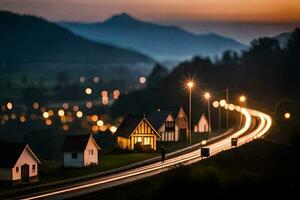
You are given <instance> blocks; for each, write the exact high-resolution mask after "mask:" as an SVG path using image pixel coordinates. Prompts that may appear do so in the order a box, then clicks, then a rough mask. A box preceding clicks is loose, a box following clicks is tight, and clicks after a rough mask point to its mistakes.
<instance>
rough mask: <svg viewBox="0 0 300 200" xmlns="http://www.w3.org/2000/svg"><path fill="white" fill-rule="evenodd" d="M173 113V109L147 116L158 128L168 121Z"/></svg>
mask: <svg viewBox="0 0 300 200" xmlns="http://www.w3.org/2000/svg"><path fill="white" fill-rule="evenodd" d="M170 114H171V115H172V112H171V111H156V112H153V113H151V114H149V115H148V116H147V119H148V120H149V122H150V123H151V124H152V126H153V127H154V128H155V129H156V130H158V129H159V128H160V127H161V126H162V125H163V124H164V123H165V121H166V119H167V117H168V116H169V115H170Z"/></svg>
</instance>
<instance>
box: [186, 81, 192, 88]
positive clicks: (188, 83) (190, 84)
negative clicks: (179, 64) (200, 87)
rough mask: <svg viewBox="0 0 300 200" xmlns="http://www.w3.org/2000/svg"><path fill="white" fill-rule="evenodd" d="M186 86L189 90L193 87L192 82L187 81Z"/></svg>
mask: <svg viewBox="0 0 300 200" xmlns="http://www.w3.org/2000/svg"><path fill="white" fill-rule="evenodd" d="M186 86H187V87H188V88H189V89H192V88H193V87H194V82H193V81H189V82H187V83H186Z"/></svg>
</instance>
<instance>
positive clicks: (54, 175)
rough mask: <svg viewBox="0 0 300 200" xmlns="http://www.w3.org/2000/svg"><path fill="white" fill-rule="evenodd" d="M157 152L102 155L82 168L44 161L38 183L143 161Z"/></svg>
mask: <svg viewBox="0 0 300 200" xmlns="http://www.w3.org/2000/svg"><path fill="white" fill-rule="evenodd" d="M157 155H158V153H157V152H154V153H126V154H119V155H117V154H115V155H104V156H102V157H100V163H99V165H96V166H90V167H86V168H83V169H77V168H64V167H63V166H62V163H60V162H55V161H44V162H43V165H42V167H41V169H40V175H39V180H40V181H39V183H46V182H50V181H56V180H63V179H66V178H73V177H78V176H83V175H87V174H93V173H98V172H103V171H106V170H110V169H115V168H118V167H122V166H125V165H128V164H132V163H135V162H139V161H143V160H146V159H149V158H153V157H155V156H157Z"/></svg>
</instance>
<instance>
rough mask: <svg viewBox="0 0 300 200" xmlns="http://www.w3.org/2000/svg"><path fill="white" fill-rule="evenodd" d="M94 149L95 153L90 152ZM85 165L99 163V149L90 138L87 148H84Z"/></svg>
mask: <svg viewBox="0 0 300 200" xmlns="http://www.w3.org/2000/svg"><path fill="white" fill-rule="evenodd" d="M90 151H93V153H92V154H91V153H89V152H90ZM83 158H84V166H88V165H92V164H96V165H98V149H97V147H96V146H95V144H94V142H93V141H92V139H91V138H90V139H89V141H88V144H87V145H86V149H85V150H84V157H83Z"/></svg>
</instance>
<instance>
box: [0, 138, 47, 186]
mask: <svg viewBox="0 0 300 200" xmlns="http://www.w3.org/2000/svg"><path fill="white" fill-rule="evenodd" d="M0 156H1V157H0V180H1V181H9V182H12V183H13V184H16V183H19V182H34V181H37V180H38V165H39V164H41V162H40V160H39V159H38V158H37V156H36V155H35V154H34V153H33V151H32V150H31V149H30V147H29V145H28V144H26V143H12V142H5V141H0Z"/></svg>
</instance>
